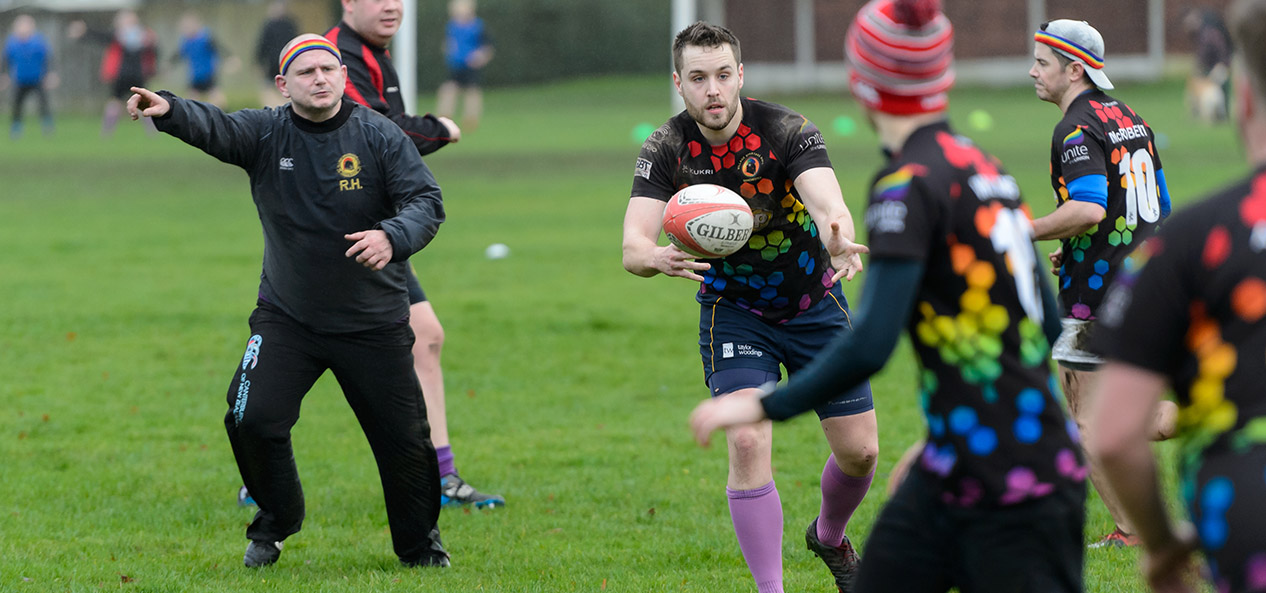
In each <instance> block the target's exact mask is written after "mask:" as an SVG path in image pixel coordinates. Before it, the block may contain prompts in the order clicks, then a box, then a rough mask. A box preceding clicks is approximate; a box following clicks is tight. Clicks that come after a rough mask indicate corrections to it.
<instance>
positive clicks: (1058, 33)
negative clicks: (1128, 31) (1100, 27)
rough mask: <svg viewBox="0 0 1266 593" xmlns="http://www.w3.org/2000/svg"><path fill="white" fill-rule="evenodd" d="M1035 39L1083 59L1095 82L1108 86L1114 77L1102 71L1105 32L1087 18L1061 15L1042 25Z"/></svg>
mask: <svg viewBox="0 0 1266 593" xmlns="http://www.w3.org/2000/svg"><path fill="white" fill-rule="evenodd" d="M1033 40H1034V41H1036V42H1038V43H1044V44H1046V45H1048V46H1050V48H1051V49H1053V50H1055V51H1057V52H1059V53H1060V54H1063V56H1064V57H1066V58H1068V59H1070V60H1074V61H1077V62H1081V65H1082V66H1085V68H1086V76H1088V77H1089V78H1090V81H1091V82H1093V83H1095V86H1097V87H1099V88H1101V89H1104V90H1109V89H1111V88H1113V87H1112V81H1111V80H1108V75H1107V74H1105V73H1104V71H1103V36H1102V35H1100V34H1099V31H1097V30H1095V28H1094V27H1091V26H1090V23H1087V22H1086V21H1074V20H1070V19H1059V20H1054V21H1051V22H1049V23H1045V24H1043V25H1042V27H1041V29H1039V30H1038V32H1037V33H1034V34H1033Z"/></svg>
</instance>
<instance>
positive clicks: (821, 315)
mask: <svg viewBox="0 0 1266 593" xmlns="http://www.w3.org/2000/svg"><path fill="white" fill-rule="evenodd" d="M851 328H852V323H851V321H850V320H849V311H848V301H847V300H845V298H844V293H843V291H842V290H841V289H840V285H839V283H836V285H835V286H834V287H832V288H831V292H830V293H829V294H827V296H826V298H824V299H822V300H821V301H818V303H817V304H815V305H814V306H813V307H811V308H810V309H809V310H808V311H805V312H804V313H802V314H801V315H800V316H799V317H796V318H795V319H792V320H791V321H788V322H787V323H783V324H776V323H769V322H767V321H765V320H764V319H761V318H760V317H757V316H755V315H753V314H751V313H749V312H747V311H744V310H743V309H740V308H738V307H735V306H733V305H731V304H729V303H728V301H726V300H724V299H722V300H721V301H719V302H717V303H714V304H707V305H703V306H702V307H701V308H700V312H699V354H700V356H702V358H703V381H704V383H705V384H706V385H707V386H708V389H709V390H710V391H711V392H712V396H713V397H716V396H719V395H723V394H726V393H730V392H732V391H737V390H739V389H746V388H751V387H759V386H760V385H762V384H764V383H765V382H766V381H777V380H779V379H780V378H781V377H782V375H781V372H780V366H782V367H786V369H787V372H788V373H789V374H795V373H796V372H797V371H799V370H800V369H801V368H803V367H805V366H806V365H808V364H809V361H811V360H813V358H814V357H815V356H817V354H818V352H820V351H821V350H822V349H823V348H825V347H826V345H827V344H829V343H831V340H834V339H835V338H836V337H837V336H839V334H840V332H846V331H852V329H851ZM874 408H875V403H874V400H872V399H871V392H870V382H866V383H862V384H861V385H858V386H857V387H855V388H853V389H852V390H850V391H848V392H846V393H843V394H840V396H839V397H837V398H835V399H833V400H831V401H830V402H828V403H826V404H824V405H821V406H818V407H817V408H815V409H814V411H816V412H817V413H818V418H820V419H824V420H825V419H827V418H834V417H838V416H852V415H854V414H861V413H863V412H868V411H870V410H873V409H874Z"/></svg>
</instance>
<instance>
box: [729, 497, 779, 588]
mask: <svg viewBox="0 0 1266 593" xmlns="http://www.w3.org/2000/svg"><path fill="white" fill-rule="evenodd" d="M725 495H726V496H727V497H728V498H729V499H730V520H732V521H733V522H734V534H735V535H737V536H738V542H739V549H740V550H742V551H743V559H744V560H746V561H747V568H748V570H751V571H752V578H753V579H756V590H757V591H758V592H759V593H782V500H781V499H779V498H778V488H777V487H775V486H774V482H773V481H772V480H771V481H770V482H769V483H768V484H765V485H764V486H761V487H759V488H755V489H753V490H732V489H730V488H726V489H725Z"/></svg>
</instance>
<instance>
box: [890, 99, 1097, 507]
mask: <svg viewBox="0 0 1266 593" xmlns="http://www.w3.org/2000/svg"><path fill="white" fill-rule="evenodd" d="M866 228H867V230H868V235H867V237H868V242H869V245H870V253H871V257H872V259H873V258H901V259H916V260H919V261H922V262H923V263H924V274H923V282H922V284H921V285H920V287H919V289H918V294H917V296H916V298H915V305H914V310H913V311H911V313H910V318H909V321H908V324H907V330H908V332H909V334H910V339H911V342H912V344H913V345H914V349H915V352H916V353H917V354H918V357H919V364H920V375H919V395H920V399H921V403H922V407H923V412H924V415H925V417H926V419H927V424H928V437H927V444H926V445H925V446H924V449H923V452H922V454H921V455H920V458H919V461H918V463H917V467H918V468H919V470H918V471H923V472H926V473H927V474H928V475H930V476H932V478H933V479H934V480H935V481H936V482H937V483H938V484H940V485H941V488H942V501H943V502H944V503H946V504H949V505H953V506H963V507H992V506H1003V505H1011V504H1018V503H1021V502H1024V501H1026V500H1030V499H1033V498H1039V497H1042V496H1046V495H1047V494H1050V493H1051V492H1054V491H1055V490H1056V489H1059V488H1063V487H1066V486H1070V485H1072V484H1079V483H1081V482H1082V481H1083V480H1084V479H1085V476H1086V466H1085V462H1084V461H1083V459H1082V457H1081V452H1080V447H1079V446H1078V444H1077V437H1076V429H1075V428H1074V426H1073V425H1072V424H1071V423H1070V422H1069V421H1068V420H1067V418H1066V417H1065V416H1064V413H1063V411H1062V408H1061V407H1060V402H1059V398H1058V397H1057V393H1058V392H1057V391H1056V389H1055V387H1054V383H1053V381H1052V378H1051V372H1050V367H1049V365H1048V363H1047V358H1046V356H1047V354H1048V353H1049V350H1050V346H1049V345H1048V343H1047V340H1046V337H1045V335H1044V334H1043V333H1042V319H1043V315H1044V312H1043V308H1042V301H1041V290H1040V288H1039V283H1040V282H1041V278H1040V274H1041V271H1042V270H1043V269H1044V268H1043V266H1041V265H1039V264H1040V263H1041V262H1039V260H1038V255H1037V251H1036V249H1034V247H1033V227H1032V224H1031V222H1030V218H1029V214H1028V212H1027V209H1026V208H1025V207H1024V205H1023V203H1022V202H1021V201H1020V189H1019V186H1018V185H1017V184H1016V181H1015V179H1014V178H1012V177H1011V176H1010V175H1008V174H1007V173H1006V171H1004V170H1003V169H1002V168H1001V164H1000V163H999V162H998V161H997V160H996V159H995V158H994V157H992V156H990V155H988V154H986V153H984V152H983V151H981V150H980V149H979V148H977V147H976V146H975V145H974V144H972V142H971V140H969V139H968V138H966V137H963V136H959V135H957V134H955V133H954V132H953V131H952V130H951V129H950V128H949V126H948V125H947V124H946V123H944V122H942V123H937V124H932V125H928V126H924V127H922V128H919V129H918V130H916V131H915V132H914V133H913V134H912V135H911V136H910V137H909V139H907V140H906V143H905V146H904V147H902V149H901V152H900V153H899V154H897V155H896V156H894V157H893V159H892V160H891V161H890V162H889V163H888V164H887V166H885V167H884V168H883V169H882V170H881V171H880V172H879V174H878V175H876V177H875V179H874V181H873V183H872V189H871V194H870V206H869V208H868V209H867V211H866Z"/></svg>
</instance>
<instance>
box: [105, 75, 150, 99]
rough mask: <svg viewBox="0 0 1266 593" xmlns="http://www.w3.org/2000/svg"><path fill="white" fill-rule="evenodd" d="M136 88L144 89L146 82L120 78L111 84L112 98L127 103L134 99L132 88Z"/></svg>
mask: <svg viewBox="0 0 1266 593" xmlns="http://www.w3.org/2000/svg"><path fill="white" fill-rule="evenodd" d="M134 86H136V87H143V86H145V81H144V80H138V79H133V78H123V77H119V78H117V79H115V80H114V82H112V83H110V96H111V97H114V98H115V99H119V100H122V101H127V100H128V99H131V98H132V87H134Z"/></svg>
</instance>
